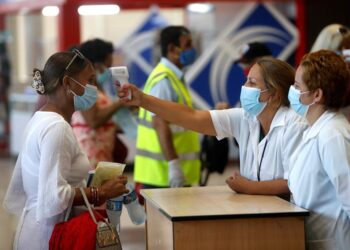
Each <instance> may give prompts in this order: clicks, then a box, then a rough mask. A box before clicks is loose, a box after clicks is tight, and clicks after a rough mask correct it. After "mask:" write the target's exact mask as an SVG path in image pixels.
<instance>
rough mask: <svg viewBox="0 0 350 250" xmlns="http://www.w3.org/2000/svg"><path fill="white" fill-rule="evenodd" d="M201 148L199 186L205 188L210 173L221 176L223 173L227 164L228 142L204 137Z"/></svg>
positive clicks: (213, 137)
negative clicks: (216, 173)
mask: <svg viewBox="0 0 350 250" xmlns="http://www.w3.org/2000/svg"><path fill="white" fill-rule="evenodd" d="M201 146H202V148H201V153H200V159H201V163H202V176H201V181H200V185H201V186H205V185H207V182H208V179H209V174H210V173H213V172H218V173H220V174H222V173H223V172H224V170H225V167H226V165H227V162H228V154H229V141H228V139H227V138H224V139H222V140H220V141H219V140H218V139H216V137H215V136H208V135H205V136H204V137H203V139H202V145H201ZM203 175H204V177H203Z"/></svg>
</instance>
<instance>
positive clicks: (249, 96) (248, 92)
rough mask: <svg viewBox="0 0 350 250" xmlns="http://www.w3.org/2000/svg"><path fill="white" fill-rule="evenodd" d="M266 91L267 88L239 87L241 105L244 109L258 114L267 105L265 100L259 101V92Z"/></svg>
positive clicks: (252, 113)
mask: <svg viewBox="0 0 350 250" xmlns="http://www.w3.org/2000/svg"><path fill="white" fill-rule="evenodd" d="M266 91H268V89H264V90H260V89H258V88H251V87H246V86H242V89H241V97H240V100H241V105H242V108H243V109H244V111H246V112H247V113H249V114H251V115H254V116H257V115H259V114H260V113H261V112H262V111H263V110H264V108H265V107H266V105H267V102H260V101H259V98H260V94H261V93H264V92H266Z"/></svg>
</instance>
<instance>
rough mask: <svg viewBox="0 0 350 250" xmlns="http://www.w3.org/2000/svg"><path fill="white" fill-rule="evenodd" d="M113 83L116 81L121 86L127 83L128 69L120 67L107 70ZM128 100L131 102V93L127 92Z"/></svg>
mask: <svg viewBox="0 0 350 250" xmlns="http://www.w3.org/2000/svg"><path fill="white" fill-rule="evenodd" d="M109 70H110V72H111V75H112V78H113V81H114V82H115V81H117V82H119V83H120V85H121V86H123V84H125V83H128V82H129V71H128V68H127V67H125V66H120V67H111V68H109ZM127 97H128V99H129V100H131V91H130V90H129V91H128V96H127Z"/></svg>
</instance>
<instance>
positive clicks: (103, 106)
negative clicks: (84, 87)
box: [71, 39, 127, 169]
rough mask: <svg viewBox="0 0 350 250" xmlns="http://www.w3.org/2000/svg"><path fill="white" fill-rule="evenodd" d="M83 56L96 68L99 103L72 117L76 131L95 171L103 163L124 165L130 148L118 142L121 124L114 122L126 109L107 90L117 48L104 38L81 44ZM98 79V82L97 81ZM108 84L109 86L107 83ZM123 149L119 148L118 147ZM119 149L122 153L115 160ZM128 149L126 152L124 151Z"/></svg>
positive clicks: (74, 130)
mask: <svg viewBox="0 0 350 250" xmlns="http://www.w3.org/2000/svg"><path fill="white" fill-rule="evenodd" d="M79 48H80V51H81V53H82V54H83V55H84V56H85V57H86V58H87V59H89V60H90V61H91V63H92V64H93V66H94V68H95V72H96V79H94V81H95V82H97V87H98V91H97V100H96V103H95V105H93V106H92V107H91V108H90V109H87V110H82V111H77V112H75V113H74V114H73V116H72V121H71V125H72V127H73V132H74V134H75V136H76V137H77V139H78V142H79V144H80V146H81V147H82V149H83V150H84V152H85V153H86V154H87V156H88V158H89V160H90V164H91V169H95V168H96V165H97V163H98V162H100V161H118V162H124V160H125V158H126V154H127V151H126V148H125V147H120V145H118V143H119V144H121V145H122V142H121V141H120V140H116V139H117V138H116V136H117V135H116V131H117V129H118V127H117V125H116V124H115V123H114V121H113V120H112V119H111V118H112V116H113V115H114V114H115V112H116V111H117V110H118V109H119V108H121V107H122V103H121V102H119V101H118V100H111V99H110V98H109V97H108V96H107V95H106V93H104V91H103V89H104V88H103V87H104V86H105V87H108V85H103V84H105V83H104V82H105V80H106V79H105V78H106V77H105V76H104V75H105V72H107V76H108V73H109V72H108V67H110V66H111V64H112V55H113V45H112V44H111V43H109V42H105V41H103V40H100V39H94V40H89V41H86V42H84V43H82V44H81V45H80V47H79ZM96 80H97V81H96ZM107 84H108V83H107ZM118 146H119V147H118ZM115 147H117V148H119V149H120V150H119V152H116V155H117V156H119V157H114V154H113V153H114V150H115ZM123 148H124V150H123Z"/></svg>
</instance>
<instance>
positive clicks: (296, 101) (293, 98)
mask: <svg viewBox="0 0 350 250" xmlns="http://www.w3.org/2000/svg"><path fill="white" fill-rule="evenodd" d="M308 92H309V91H305V92H300V90H299V89H296V88H295V87H294V86H293V85H292V86H290V88H289V92H288V100H289V102H290V106H291V108H292V109H293V110H294V111H295V112H296V113H297V114H298V115H300V116H303V117H304V116H306V114H307V111H308V109H309V107H310V106H311V105H312V104H313V103H311V104H310V105H305V104H302V103H301V102H300V96H301V95H302V94H305V93H308Z"/></svg>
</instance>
